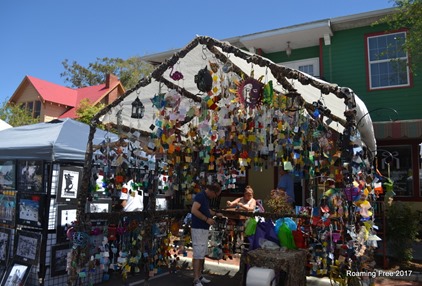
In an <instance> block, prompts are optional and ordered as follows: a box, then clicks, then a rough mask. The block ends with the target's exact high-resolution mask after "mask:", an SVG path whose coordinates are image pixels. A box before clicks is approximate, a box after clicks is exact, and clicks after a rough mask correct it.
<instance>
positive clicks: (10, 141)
mask: <svg viewBox="0 0 422 286" xmlns="http://www.w3.org/2000/svg"><path fill="white" fill-rule="evenodd" d="M88 134H89V126H88V125H87V124H84V123H81V122H79V121H76V120H73V119H70V118H67V119H60V120H59V119H57V120H53V121H50V122H44V123H37V124H32V125H25V126H19V127H15V128H9V129H6V130H3V131H0V159H2V160H3V159H4V160H11V159H13V160H16V159H24V160H46V161H52V162H54V161H71V162H83V161H84V160H85V153H86V151H87V143H88ZM106 138H110V141H115V140H117V139H118V137H117V136H116V135H114V134H112V133H108V132H106V131H103V130H100V129H98V130H97V131H96V132H95V136H94V138H93V144H99V143H101V142H103V141H105V140H106Z"/></svg>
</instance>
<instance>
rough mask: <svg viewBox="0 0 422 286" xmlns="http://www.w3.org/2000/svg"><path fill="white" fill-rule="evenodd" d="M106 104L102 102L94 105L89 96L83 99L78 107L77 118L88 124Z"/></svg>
mask: <svg viewBox="0 0 422 286" xmlns="http://www.w3.org/2000/svg"><path fill="white" fill-rule="evenodd" d="M104 107H105V106H104V104H102V103H100V104H97V105H92V104H91V102H90V101H89V99H88V98H85V99H82V100H81V102H80V103H79V106H78V107H76V115H77V120H78V121H80V122H83V123H86V124H91V119H92V117H94V115H95V114H97V113H98V112H99V111H100V110H101V109H103V108H104Z"/></svg>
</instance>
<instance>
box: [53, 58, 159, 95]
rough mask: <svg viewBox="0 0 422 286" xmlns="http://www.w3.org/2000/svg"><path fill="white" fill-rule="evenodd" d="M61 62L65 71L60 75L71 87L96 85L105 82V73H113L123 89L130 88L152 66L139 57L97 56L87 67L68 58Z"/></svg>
mask: <svg viewBox="0 0 422 286" xmlns="http://www.w3.org/2000/svg"><path fill="white" fill-rule="evenodd" d="M62 64H63V67H64V69H65V71H64V72H62V73H61V74H60V76H61V77H62V78H64V80H65V82H67V83H70V85H71V86H70V87H72V88H81V87H86V86H93V85H98V84H101V83H104V82H105V78H106V76H107V74H114V75H116V76H117V77H118V78H119V79H120V82H121V83H122V85H123V86H124V87H125V89H131V88H132V87H134V86H135V85H136V84H137V83H138V81H139V80H140V79H142V78H143V77H145V76H147V75H148V74H149V73H150V72H151V71H152V70H153V66H152V65H150V64H148V63H147V62H145V61H142V60H141V58H140V57H131V58H129V59H127V60H123V59H121V58H97V59H96V61H95V62H93V63H89V64H88V66H87V67H85V66H82V65H80V64H79V63H77V62H76V61H73V62H72V63H70V62H69V60H68V59H65V60H64V61H63V62H62Z"/></svg>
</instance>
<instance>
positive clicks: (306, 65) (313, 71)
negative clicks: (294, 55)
mask: <svg viewBox="0 0 422 286" xmlns="http://www.w3.org/2000/svg"><path fill="white" fill-rule="evenodd" d="M280 64H281V65H283V66H285V67H288V68H292V69H295V70H299V71H301V72H304V73H306V74H308V75H311V76H314V77H319V58H310V59H306V60H300V61H292V62H284V63H280Z"/></svg>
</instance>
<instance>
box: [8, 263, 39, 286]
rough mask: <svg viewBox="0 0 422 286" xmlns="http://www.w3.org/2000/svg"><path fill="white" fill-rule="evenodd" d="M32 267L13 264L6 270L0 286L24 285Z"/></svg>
mask: <svg viewBox="0 0 422 286" xmlns="http://www.w3.org/2000/svg"><path fill="white" fill-rule="evenodd" d="M31 267H32V265H27V264H23V263H19V262H13V263H12V264H10V266H9V267H8V268H7V271H6V274H5V275H4V277H3V280H2V281H1V286H16V285H25V282H26V279H28V276H29V273H30V272H31Z"/></svg>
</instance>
